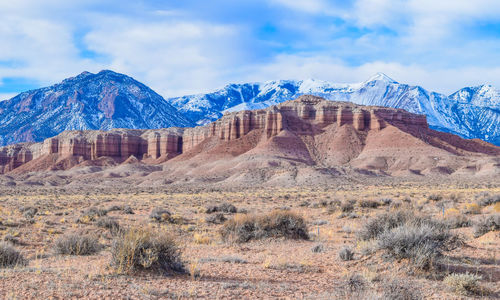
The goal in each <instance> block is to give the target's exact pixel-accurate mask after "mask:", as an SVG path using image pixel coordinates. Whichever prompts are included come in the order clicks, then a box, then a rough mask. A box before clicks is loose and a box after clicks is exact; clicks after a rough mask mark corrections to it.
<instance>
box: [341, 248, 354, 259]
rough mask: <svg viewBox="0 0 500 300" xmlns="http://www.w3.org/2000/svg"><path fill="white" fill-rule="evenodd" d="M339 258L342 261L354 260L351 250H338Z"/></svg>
mask: <svg viewBox="0 0 500 300" xmlns="http://www.w3.org/2000/svg"><path fill="white" fill-rule="evenodd" d="M339 257H340V259H341V260H343V261H348V260H353V259H354V252H353V251H352V249H351V248H349V247H344V248H342V249H340V251H339Z"/></svg>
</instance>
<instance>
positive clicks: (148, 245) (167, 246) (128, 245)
mask: <svg viewBox="0 0 500 300" xmlns="http://www.w3.org/2000/svg"><path fill="white" fill-rule="evenodd" d="M180 255H181V252H180V250H179V248H178V247H177V245H176V243H175V240H174V238H173V237H172V236H171V235H170V234H168V233H165V232H161V231H160V232H154V231H151V230H146V229H141V228H132V229H129V230H127V231H125V232H124V233H122V234H121V235H120V236H119V237H117V238H115V239H114V240H113V243H112V246H111V264H112V266H113V267H114V268H115V270H117V271H118V272H119V273H131V272H134V271H137V270H150V271H154V272H159V273H164V274H169V273H172V272H179V273H184V272H185V268H184V265H183V263H182V261H181V259H180Z"/></svg>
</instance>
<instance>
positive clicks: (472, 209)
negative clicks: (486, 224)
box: [464, 203, 481, 215]
mask: <svg viewBox="0 0 500 300" xmlns="http://www.w3.org/2000/svg"><path fill="white" fill-rule="evenodd" d="M464 210H465V213H466V214H473V215H477V214H480V213H481V206H479V205H478V204H477V203H466V204H465V206H464Z"/></svg>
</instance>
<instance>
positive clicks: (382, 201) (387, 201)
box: [380, 198, 392, 205]
mask: <svg viewBox="0 0 500 300" xmlns="http://www.w3.org/2000/svg"><path fill="white" fill-rule="evenodd" d="M380 203H382V205H391V203H392V199H391V198H382V199H380Z"/></svg>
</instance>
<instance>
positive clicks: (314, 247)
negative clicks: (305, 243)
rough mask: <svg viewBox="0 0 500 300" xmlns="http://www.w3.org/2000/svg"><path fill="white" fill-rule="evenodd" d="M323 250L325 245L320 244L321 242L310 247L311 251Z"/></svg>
mask: <svg viewBox="0 0 500 300" xmlns="http://www.w3.org/2000/svg"><path fill="white" fill-rule="evenodd" d="M324 250H325V247H324V246H323V245H322V244H317V245H314V246H313V247H312V248H311V251H312V252H313V253H321V252H323V251H324Z"/></svg>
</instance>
